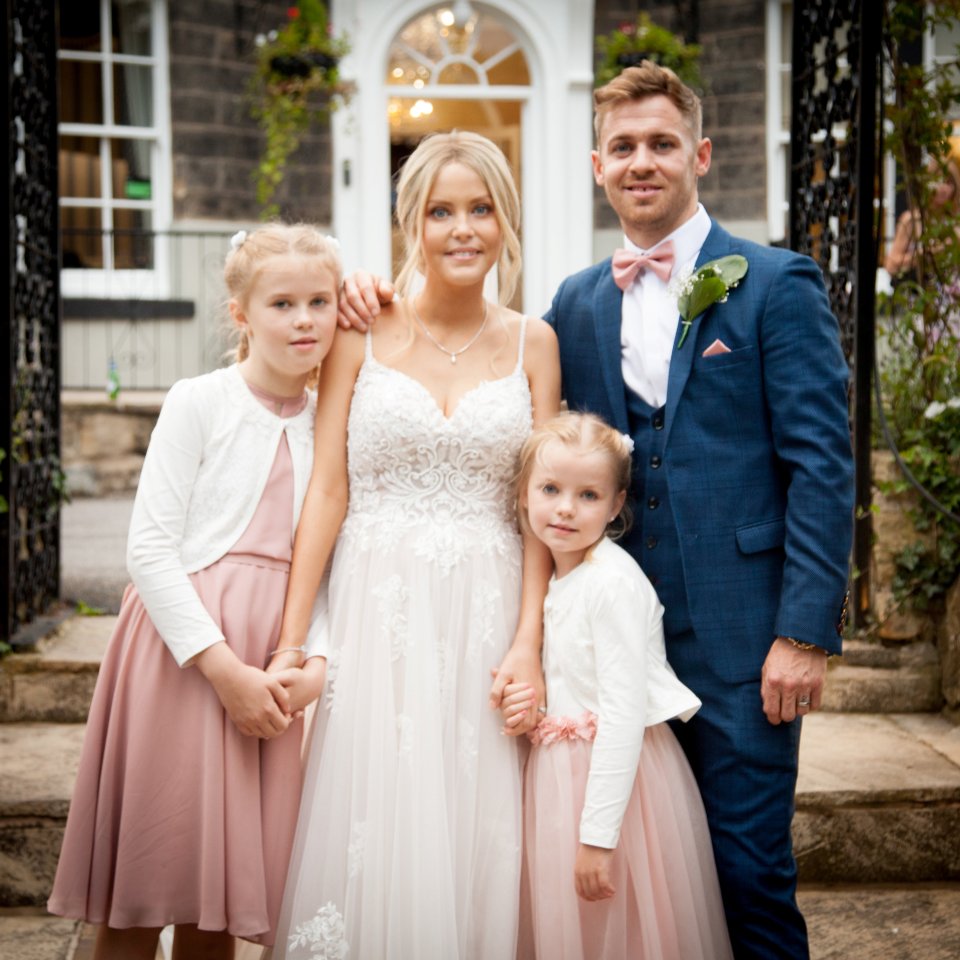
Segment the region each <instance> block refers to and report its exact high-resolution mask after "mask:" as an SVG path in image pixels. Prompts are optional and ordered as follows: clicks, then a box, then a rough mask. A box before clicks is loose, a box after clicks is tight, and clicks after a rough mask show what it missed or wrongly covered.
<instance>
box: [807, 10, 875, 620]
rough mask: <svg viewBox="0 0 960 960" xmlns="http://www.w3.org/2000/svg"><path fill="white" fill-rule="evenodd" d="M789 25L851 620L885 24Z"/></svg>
mask: <svg viewBox="0 0 960 960" xmlns="http://www.w3.org/2000/svg"><path fill="white" fill-rule="evenodd" d="M793 16H794V20H793V78H792V98H791V111H792V113H791V124H790V136H791V166H790V170H791V178H790V246H791V248H792V249H794V250H799V251H801V252H803V253H807V254H809V255H810V256H812V257H813V258H814V259H815V260H816V261H817V262H818V263H819V264H820V267H821V269H822V270H823V274H824V279H825V281H826V285H827V292H828V294H829V296H830V302H831V304H832V306H833V310H834V312H835V313H836V315H837V318H838V319H839V321H840V333H841V338H842V341H843V348H844V352H845V354H846V356H847V360H848V362H849V363H850V367H851V370H852V373H853V378H852V394H851V406H850V411H851V427H852V432H853V442H854V455H855V459H856V473H857V476H856V503H857V520H856V527H855V534H854V547H853V568H854V581H853V582H854V586H855V589H854V591H853V604H852V613H853V614H854V617H855V618H862V617H863V616H865V615H866V614H867V612H868V611H869V606H870V596H869V594H870V576H869V574H870V554H871V549H872V528H871V522H870V517H871V513H870V500H871V487H870V450H871V435H870V434H871V431H870V415H871V378H872V373H873V344H874V337H875V323H874V290H875V284H876V249H877V245H876V240H875V231H876V229H877V227H876V224H875V215H874V191H875V186H874V184H875V182H876V169H877V163H878V155H879V151H878V149H877V84H878V66H877V65H878V55H879V51H880V16H879V13H878V12H877V11H876V9H874V4H873V3H871V2H869V0H849V2H844V3H840V2H838V0H797V2H796V3H795V4H794V14H793Z"/></svg>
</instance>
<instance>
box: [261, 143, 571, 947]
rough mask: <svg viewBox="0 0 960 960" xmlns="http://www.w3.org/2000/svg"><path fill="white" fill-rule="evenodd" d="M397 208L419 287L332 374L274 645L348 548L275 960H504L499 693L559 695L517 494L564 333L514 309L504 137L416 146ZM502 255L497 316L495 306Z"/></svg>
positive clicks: (513, 827)
mask: <svg viewBox="0 0 960 960" xmlns="http://www.w3.org/2000/svg"><path fill="white" fill-rule="evenodd" d="M397 217H398V220H399V222H400V226H401V228H402V230H403V233H404V239H405V243H406V249H407V259H406V262H405V264H404V266H403V269H402V270H401V272H400V274H399V276H398V278H397V286H398V288H399V291H400V293H401V295H402V296H404V297H405V298H406V299H404V300H402V301H398V302H395V303H393V304H390V305H389V306H387V307H386V308H384V309H383V312H382V314H381V316H380V318H379V319H378V321H377V323H376V327H375V331H374V332H372V333H369V332H368V333H367V334H365V335H364V334H360V333H357V332H348V333H342V334H341V335H339V336H338V337H337V338H336V339H335V343H334V346H333V349H332V350H331V352H330V354H329V356H328V358H327V359H326V360H325V361H324V364H323V374H322V377H321V384H320V392H319V397H318V406H317V421H316V454H315V462H314V469H313V476H312V479H311V481H310V486H309V489H308V492H307V496H306V500H305V503H304V508H303V514H302V519H301V523H300V527H299V529H300V533H299V534H298V536H297V541H296V546H295V550H294V557H293V566H292V570H291V576H290V585H289V589H288V593H287V601H286V609H285V614H284V621H283V628H282V631H281V640H280V647H281V649H283V648H287V647H292V648H296V647H299V646H300V645H301V644H303V642H304V637H305V636H306V630H307V624H308V620H309V611H310V609H311V606H312V601H313V596H314V594H315V592H316V590H317V586H318V583H319V580H320V574H321V571H322V570H323V569H324V567H325V565H326V563H327V560H328V557H329V555H330V553H331V551H332V550H333V548H334V543H335V541H336V555H335V558H334V562H333V568H332V573H331V579H330V607H331V654H330V657H329V660H328V665H327V669H328V677H327V688H326V692H325V694H324V696H323V698H322V699H321V701H320V704H319V707H318V711H317V721H316V727H315V732H314V736H313V740H312V743H311V745H310V747H309V751H308V758H307V766H306V771H305V788H304V793H303V800H302V804H301V809H300V819H299V824H298V827H297V839H296V841H295V850H294V856H293V861H292V864H291V868H290V874H289V878H288V883H287V890H286V893H285V897H284V905H283V908H282V911H281V920H280V929H279V931H278V934H277V946H276V948H275V950H274V956H275V957H290V958H299V957H302V958H318V957H323V958H328V957H330V958H333V957H336V958H345V957H350V958H361V960H367V958H369V960H380V958H386V957H389V958H396V960H456V958H459V960H481V958H489V960H502V958H504V957H511V956H513V955H514V952H515V941H516V927H517V909H518V896H519V892H518V891H519V875H520V801H521V795H520V758H519V754H518V743H517V740H516V739H515V738H513V737H509V736H501V734H500V729H501V725H500V719H499V714H498V713H496V712H495V711H494V710H492V709H491V707H490V699H489V696H488V691H489V685H490V677H491V673H492V672H493V671H494V670H495V669H497V668H499V671H500V676H501V677H502V678H508V677H516V678H518V679H522V680H524V681H527V682H530V683H532V684H533V685H534V687H535V692H536V695H537V696H538V698H539V700H538V702H540V703H542V702H543V687H542V677H541V674H540V666H539V651H540V622H541V604H542V599H543V595H544V592H545V590H546V582H547V578H548V576H549V557H548V556H547V555H546V553H545V551H544V550H543V548H542V546H540V545H539V544H537V543H536V541H532V542H529V543H528V542H526V540H523V541H522V539H521V535H520V534H519V533H518V532H517V526H516V520H515V516H514V510H513V502H514V497H513V495H512V489H511V488H512V481H513V476H514V472H515V467H516V457H517V453H518V451H519V449H520V446H521V445H522V443H523V441H524V439H525V438H526V436H527V434H528V433H529V432H530V429H531V427H532V425H534V424H538V423H540V422H541V421H543V420H545V419H547V418H549V417H550V416H552V415H553V414H554V413H555V412H556V411H557V409H558V406H559V399H560V373H559V359H558V353H557V344H556V338H555V336H554V334H553V331H552V330H551V329H550V328H549V327H548V326H547V325H546V323H544V322H543V321H542V320H539V319H535V318H526V317H523V316H521V315H519V314H517V313H515V312H514V311H512V310H510V309H508V308H507V307H506V306H504V305H503V304H504V303H506V302H508V301H509V300H510V297H511V295H512V293H513V290H514V288H515V284H516V280H517V276H518V274H519V269H520V259H519V252H520V244H519V240H518V236H517V230H518V225H519V201H518V197H517V192H516V188H515V186H514V183H513V179H512V177H511V175H510V171H509V168H508V166H507V164H506V161H505V159H504V157H503V155H502V153H501V152H500V150H499V149H498V148H497V147H496V146H495V145H494V144H493V143H492V142H490V141H489V140H487V139H486V138H484V137H481V136H479V135H477V134H473V133H467V132H454V133H449V134H442V135H435V136H432V137H429V138H427V139H426V140H424V141H423V142H422V143H421V144H420V146H419V147H418V148H417V149H416V151H415V152H414V153H413V154H412V155H411V157H410V158H409V160H408V161H407V163H406V165H405V166H404V168H403V170H402V172H401V176H400V180H399V184H398V196H397ZM495 266H496V267H497V268H498V270H499V282H500V300H501V303H500V304H499V305H498V304H494V303H490V302H488V301H486V300H485V299H484V297H483V286H484V278H485V277H486V275H487V273H488V271H490V270H491V269H492V268H493V267H495ZM418 271H419V273H421V274H422V275H423V277H424V280H425V283H424V286H423V287H422V288H421V289H420V291H419V292H418V293H417V294H416V295H414V296H411V281H412V279H413V278H414V276H415V274H416V273H417V272H418ZM338 531H339V539H338ZM521 584H522V587H521ZM279 660H280V661H281V662H278V663H277V664H276V668H277V669H279V668H281V667H282V666H288V665H289V657H280V658H279ZM529 713H530V716H528V717H526V718H525V720H526V725H525V727H524V728H526V726H532V725H533V723H534V722H535V719H536V716H535V713H534V711H533V709H532V707H531V709H530V710H529ZM514 732H516V731H514Z"/></svg>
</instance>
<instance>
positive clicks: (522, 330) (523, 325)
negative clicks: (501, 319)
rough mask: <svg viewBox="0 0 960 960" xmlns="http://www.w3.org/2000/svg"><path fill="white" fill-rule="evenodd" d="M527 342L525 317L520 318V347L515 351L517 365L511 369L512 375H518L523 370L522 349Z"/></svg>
mask: <svg viewBox="0 0 960 960" xmlns="http://www.w3.org/2000/svg"><path fill="white" fill-rule="evenodd" d="M526 342H527V315H526V314H524V315H523V316H522V317H521V318H520V346H519V348H518V349H517V365H516V366H515V367H514V368H513V372H514V373H519V371H520V370H522V369H523V347H524V344H525V343H526Z"/></svg>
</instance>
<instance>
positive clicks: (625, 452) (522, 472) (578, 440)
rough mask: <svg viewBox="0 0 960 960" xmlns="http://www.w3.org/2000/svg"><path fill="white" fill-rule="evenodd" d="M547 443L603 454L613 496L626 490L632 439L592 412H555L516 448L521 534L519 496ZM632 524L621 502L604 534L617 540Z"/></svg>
mask: <svg viewBox="0 0 960 960" xmlns="http://www.w3.org/2000/svg"><path fill="white" fill-rule="evenodd" d="M551 443H560V444H562V445H563V446H565V447H569V448H572V449H575V450H579V451H580V452H581V453H585V454H586V453H596V452H598V451H599V452H600V453H602V454H604V455H605V456H606V458H607V460H608V461H609V463H610V478H611V480H613V483H614V486H615V487H616V490H617V493H622V492H624V491H629V490H630V478H631V472H632V469H633V467H632V463H631V459H630V455H631V454H632V453H633V440H632V439H631V438H630V437H628V436H627V435H626V434H623V433H619V432H618V431H616V430H614V428H613V427H611V426H610V425H609V424H608V423H607V422H606V421H605V420H602V419H601V418H600V417H598V416H596V415H595V414H592V413H574V412H572V411H568V412H564V413H559V414H557V416H555V417H551V418H550V419H549V420H547V421H546V422H545V423H542V424H540V426H539V427H536V428H535V429H534V430H533V431H532V433H531V434H530V436H529V437H527V439H526V442H525V443H524V445H523V446H522V447H521V449H520V457H519V467H518V470H517V477H516V480H515V481H514V489H515V491H516V498H517V499H516V504H517V520H518V522H519V524H520V529H521V530H522V531H523V532H524V533H530V520H529V518H528V517H527V511H526V509H525V508H524V506H523V502H522V501H523V496H524V494H525V493H526V491H527V486H528V485H529V483H530V475H531V474H532V473H533V468H534V465H535V464H537V463H540V462H542V461H541V457H542V456H543V450H544V448H545V447H546V446H547V445H548V444H551ZM632 522H633V515H632V512H631V510H630V506H629V504H628V503H627V501H626V500H624V503H623V506H622V507H621V508H620V512H619V513H618V514H617V515H616V516H615V517H614V518H613V520H611V521H610V523H608V524H607V529H606V535H607V536H608V537H610V539H611V540H618V539H619V538H620V537H622V536H623V535H624V534H625V533H626V532H627V531H628V530H629V529H630V524H631V523H632Z"/></svg>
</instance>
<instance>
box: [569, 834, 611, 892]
mask: <svg viewBox="0 0 960 960" xmlns="http://www.w3.org/2000/svg"><path fill="white" fill-rule="evenodd" d="M612 859H613V851H612V850H607V849H606V848H605V847H590V846H587V844H585V843H581V844H580V847H579V848H578V850H577V860H576V863H575V864H574V865H573V874H574V879H575V881H576V885H577V894H578V895H579V896H580V897H582V898H583V899H584V900H607V899H609V898H610V897H612V896H613V895H614V894H615V893H616V890H614V888H613V883H612V882H611V880H610V861H611V860H612Z"/></svg>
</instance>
